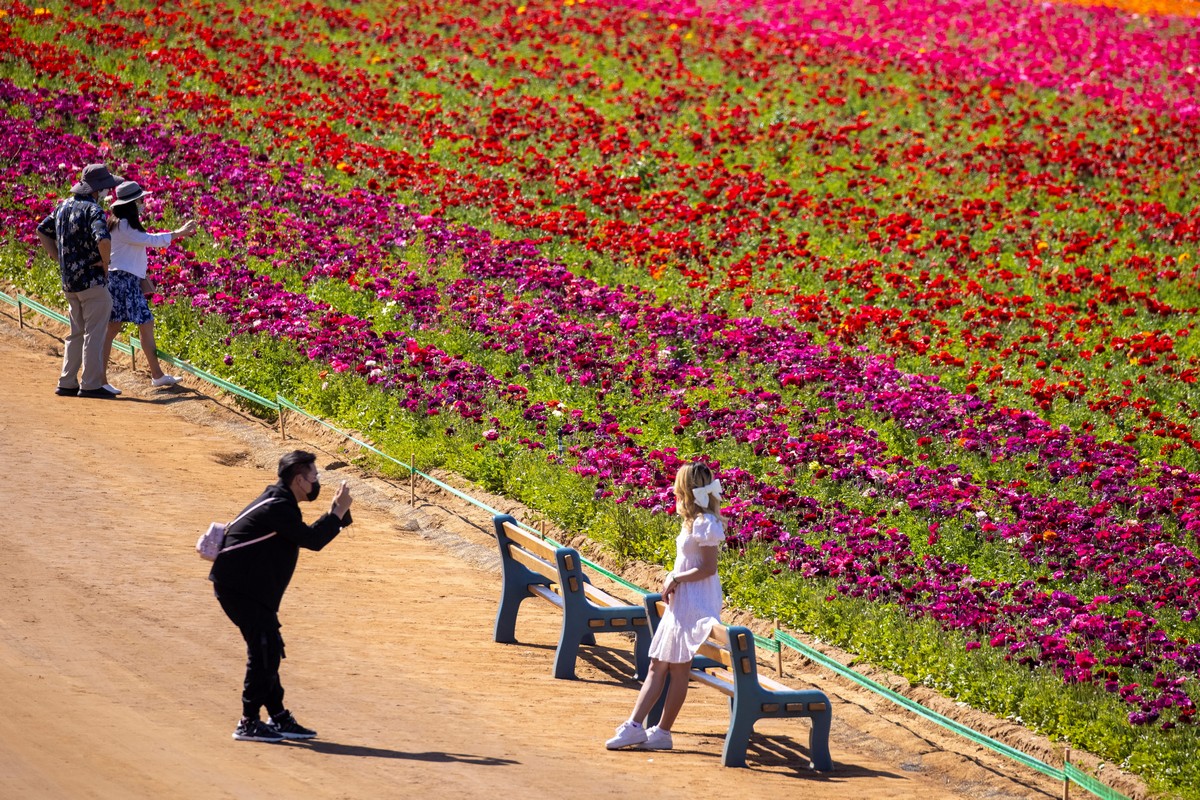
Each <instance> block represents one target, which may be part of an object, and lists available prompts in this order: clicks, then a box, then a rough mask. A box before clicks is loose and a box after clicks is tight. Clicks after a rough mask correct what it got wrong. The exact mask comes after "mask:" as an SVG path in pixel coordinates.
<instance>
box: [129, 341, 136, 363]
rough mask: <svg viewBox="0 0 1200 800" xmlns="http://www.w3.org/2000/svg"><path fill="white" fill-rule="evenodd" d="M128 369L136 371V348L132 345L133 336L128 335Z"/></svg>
mask: <svg viewBox="0 0 1200 800" xmlns="http://www.w3.org/2000/svg"><path fill="white" fill-rule="evenodd" d="M129 369H131V370H133V371H134V372H137V349H136V348H134V346H133V337H132V336H130V337H129Z"/></svg>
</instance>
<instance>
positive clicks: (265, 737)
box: [233, 718, 283, 742]
mask: <svg viewBox="0 0 1200 800" xmlns="http://www.w3.org/2000/svg"><path fill="white" fill-rule="evenodd" d="M233 738H235V739H237V740H238V741H240V742H282V741H283V734H282V733H280V732H279V731H277V730H275V729H274V728H272V727H271V726H270V725H267V724H266V723H265V722H263V721H262V720H261V719H245V718H243V719H242V721H241V722H239V723H238V726H237V728H235V729H234V731H233Z"/></svg>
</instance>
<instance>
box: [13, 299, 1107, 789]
mask: <svg viewBox="0 0 1200 800" xmlns="http://www.w3.org/2000/svg"><path fill="white" fill-rule="evenodd" d="M0 302H4V303H7V304H9V305H12V306H15V307H16V308H17V310H18V314H21V313H22V310H23V309H24V308H26V307H27V308H30V309H32V310H34V311H36V312H37V313H39V314H41V315H43V316H45V317H49V318H50V319H53V320H55V321H57V322H60V323H62V324H64V325H69V324H70V321H69V320H68V319H67V318H66V317H65V316H63V315H62V314H60V313H59V312H57V311H54V310H53V309H50V308H47V307H46V306H44V305H42V304H41V303H38V302H37V301H35V300H31V299H30V298H28V297H25V296H24V295H17V296H16V297H15V298H14V297H11V296H9V295H7V294H5V293H4V292H0ZM22 324H23V318H22ZM114 346H115V347H117V348H118V349H119V350H120V351H121V352H123V353H126V354H129V355H132V353H133V350H134V349H138V350H142V349H143V348H142V343H141V342H140V341H139V340H138V339H137V338H136V337H133V336H130V337H129V344H128V345H126V344H121V343H114ZM143 352H144V351H143ZM155 354H156V355H157V356H158V358H159V360H160V361H165V362H166V363H168V364H170V365H171V366H174V367H178V368H179V369H181V370H184V371H186V372H188V373H189V374H191V375H194V376H195V377H197V378H200V379H201V380H203V381H205V382H207V383H210V384H212V385H214V386H217V387H218V388H220V389H223V390H224V391H226V392H229V393H230V394H233V395H236V396H238V397H241V398H242V399H244V400H248V401H249V402H251V403H254V404H256V405H259V406H261V407H263V408H266V409H268V410H271V411H274V412H276V413H277V414H279V415H280V431H281V433H282V431H283V424H282V418H283V412H284V411H290V412H292V413H294V414H299V415H301V416H303V417H305V418H306V419H309V420H312V421H313V422H316V423H318V424H320V425H322V426H324V427H326V428H328V429H329V430H330V431H333V432H334V433H337V434H338V435H339V436H342V437H344V438H345V439H347V440H348V441H351V442H353V443H354V444H355V445H357V446H358V447H361V448H362V449H363V450H365V451H367V452H369V453H371V454H373V455H375V456H378V457H379V458H382V459H384V460H385V461H389V462H391V463H393V464H396V465H397V466H399V467H402V468H404V469H405V470H407V471H408V473H409V475H410V476H420V477H421V478H423V479H424V480H426V481H428V482H429V483H431V484H433V485H434V486H437V487H438V488H440V489H442V490H443V491H446V492H449V493H450V494H452V495H454V496H455V497H458V498H459V499H461V500H463V501H464V502H467V503H469V504H471V505H473V506H475V507H477V508H479V509H481V510H483V511H486V512H487V513H488V514H490V515H492V516H496V515H498V514H501V513H503V512H501V511H498V510H497V509H494V508H492V507H491V506H489V505H487V504H486V503H483V502H481V501H479V500H477V499H475V498H474V497H471V496H470V495H468V494H466V493H464V492H462V491H460V490H459V489H456V488H455V487H453V486H450V485H449V484H447V483H445V482H444V481H441V480H438V479H437V478H435V477H433V476H432V475H429V474H427V473H425V472H422V471H420V470H419V469H417V468H416V466H415V465H413V464H408V463H405V462H404V461H401V460H400V459H398V458H395V457H393V456H391V455H388V454H387V453H385V452H383V451H382V450H379V449H378V448H376V447H374V446H373V445H370V444H368V443H367V442H364V441H362V440H361V439H359V438H357V437H355V436H353V435H352V434H350V433H349V432H347V431H344V430H342V429H341V428H338V427H336V426H334V425H332V424H331V423H329V422H327V421H325V420H323V419H321V418H320V417H317V416H314V415H312V414H310V413H308V412H307V411H305V410H304V409H302V408H300V407H299V406H298V405H296V404H295V403H293V402H292V401H290V400H288V399H287V398H286V397H284V396H283V395H279V394H277V395H276V396H275V399H274V400H268V399H267V398H265V397H263V396H262V395H259V394H255V393H254V392H251V391H249V390H248V389H243V388H242V387H240V386H238V385H236V384H234V383H230V382H229V381H227V380H225V379H224V378H221V377H218V376H216V375H213V374H212V373H211V372H206V371H205V370H202V369H200V368H199V367H195V366H192V365H191V364H189V363H188V362H186V361H182V360H180V359H177V358H174V357H173V356H171V355H169V354H167V353H164V352H163V351H161V350H158V349H157V348H156V349H155ZM518 524H519V525H520V527H522V528H524V529H525V530H526V531H529V532H530V533H533V534H535V535H537V536H541V537H542V538H544V539H546V541H548V542H550V543H551V544H553V545H554V546H556V547H561V546H562V545H561V544H560V543H558V542H556V541H554V540H553V539H551V538H549V537H546V536H545V535H544V534H543V533H542V532H541V531H539V530H536V529H534V528H533V527H531V526H529V525H527V524H525V523H518ZM580 558H581V560H582V561H583V563H584V564H585V565H587V567H588V568H589V569H591V570H592V571H593V572H596V573H598V574H600V575H603V576H604V577H606V578H608V579H609V580H611V581H613V582H615V583H617V584H619V585H621V586H624V587H625V588H626V589H629V590H631V591H634V592H637V593H639V594H641V595H646V594H648V591H647V590H646V589H643V588H641V587H640V586H637V585H635V584H633V583H630V582H629V581H627V580H625V579H624V578H622V577H621V576H620V575H616V574H615V573H613V572H611V571H609V570H607V569H605V568H604V567H602V566H600V565H599V564H596V563H595V562H593V561H591V560H590V559H588V558H586V557H583V556H582V555H581V556H580ZM754 641H755V644H757V645H758V646H759V647H760V648H762V649H764V650H767V651H769V652H772V653H779V652H780V651H781V649H782V648H783V647H785V646H786V647H788V648H789V649H791V650H794V651H795V652H797V653H799V654H800V655H801V656H803V657H805V658H807V659H809V660H810V661H812V662H813V663H815V664H819V665H821V666H822V667H825V668H826V669H828V670H830V671H832V672H835V673H837V674H838V675H840V676H842V677H843V678H846V679H848V680H850V681H852V682H854V683H856V684H858V685H859V686H862V687H863V688H865V689H868V690H870V691H872V692H874V693H875V694H878V695H880V696H882V697H885V698H887V699H888V700H890V701H892V702H893V703H895V704H897V705H899V706H901V707H903V708H906V709H908V710H909V711H911V712H912V713H914V714H916V715H918V716H920V717H922V718H924V719H926V720H928V721H930V722H933V723H935V724H937V725H940V726H941V727H943V728H946V729H947V730H950V731H953V732H954V733H957V734H958V735H960V736H962V737H963V738H965V739H968V740H970V741H972V742H975V743H976V744H978V745H980V746H982V747H986V748H988V749H989V750H992V751H993V752H996V753H999V754H1000V755H1002V756H1005V757H1006V758H1008V759H1010V760H1012V761H1015V762H1017V763H1018V764H1022V765H1024V766H1025V767H1027V768H1029V769H1032V770H1034V771H1036V772H1040V773H1042V774H1043V775H1045V776H1047V777H1049V778H1051V779H1053V780H1058V781H1063V782H1068V783H1073V784H1075V785H1076V786H1078V787H1080V788H1081V789H1084V790H1085V791H1088V792H1090V793H1091V794H1093V795H1095V796H1096V797H1098V798H1100V799H1101V800H1129V798H1128V797H1126V796H1125V795H1123V794H1120V793H1119V792H1117V791H1116V790H1114V789H1112V788H1111V787H1109V786H1107V785H1105V784H1104V783H1102V782H1101V781H1099V780H1097V779H1096V778H1094V777H1093V776H1091V775H1089V774H1087V773H1086V772H1083V771H1081V770H1080V769H1079V768H1077V767H1076V766H1075V765H1074V764H1071V763H1070V761H1069V760H1068V761H1066V763H1064V765H1063V768H1062V769H1059V768H1058V767H1054V766H1051V765H1050V764H1047V763H1046V762H1044V761H1042V760H1041V759H1038V758H1035V757H1033V756H1031V755H1029V754H1028V753H1024V752H1022V751H1020V750H1017V749H1016V748H1014V747H1011V746H1009V745H1006V744H1004V743H1003V742H999V741H997V740H995V739H993V738H991V737H990V736H986V735H984V734H982V733H979V732H978V731H975V730H973V729H971V728H968V727H967V726H966V725H963V724H962V723H960V722H956V721H955V720H953V719H950V718H949V717H947V716H944V715H942V714H939V713H938V712H936V711H933V710H932V709H929V708H926V707H925V706H923V705H921V704H920V703H918V702H916V701H915V700H912V699H910V698H908V697H905V696H904V695H902V694H899V693H898V692H895V691H893V690H891V689H889V688H888V687H886V686H884V685H882V684H880V683H878V682H877V681H874V680H872V679H870V678H868V677H867V676H865V675H862V674H860V673H858V672H856V671H855V670H853V669H850V668H849V667H847V666H845V665H844V664H841V663H840V662H838V661H836V660H835V659H833V658H831V657H830V656H828V655H826V654H825V653H822V652H821V651H820V650H817V649H815V648H812V647H810V646H808V645H806V644H804V643H803V642H801V641H799V640H798V639H796V638H795V637H794V636H792V635H791V634H790V633H788V632H787V631H783V630H780V629H779V628H778V627H776V628H775V629H774V631H773V632H772V635H771V636H770V637H766V636H760V635H759V634H755V635H754Z"/></svg>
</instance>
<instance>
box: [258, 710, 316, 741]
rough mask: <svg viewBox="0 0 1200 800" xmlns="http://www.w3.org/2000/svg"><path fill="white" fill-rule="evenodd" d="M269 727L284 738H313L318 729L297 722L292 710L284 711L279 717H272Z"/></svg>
mask: <svg viewBox="0 0 1200 800" xmlns="http://www.w3.org/2000/svg"><path fill="white" fill-rule="evenodd" d="M267 727H268V728H270V729H271V730H272V731H274V732H275V733H277V734H279V736H280V737H282V738H284V739H313V738H316V735H317V732H316V731H313V730H309V729H308V728H306V727H304V726H303V725H301V724H300V723H299V722H296V718H295V717H293V716H292V712H290V711H284V712H283V713H282V714H280V715H279V716H278V717H274V716H273V717H271V721H270V722H268V723H267Z"/></svg>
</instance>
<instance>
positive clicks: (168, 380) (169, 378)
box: [150, 375, 180, 389]
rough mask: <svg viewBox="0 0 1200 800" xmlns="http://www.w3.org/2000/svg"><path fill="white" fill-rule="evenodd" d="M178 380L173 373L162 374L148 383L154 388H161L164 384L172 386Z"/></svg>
mask: <svg viewBox="0 0 1200 800" xmlns="http://www.w3.org/2000/svg"><path fill="white" fill-rule="evenodd" d="M179 381H180V379H179V378H176V377H175V376H174V375H163V376H162V377H159V378H154V379H153V380H151V381H150V385H151V386H153V387H155V388H156V389H161V388H162V387H164V386H174V385H175V384H177V383H179Z"/></svg>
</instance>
